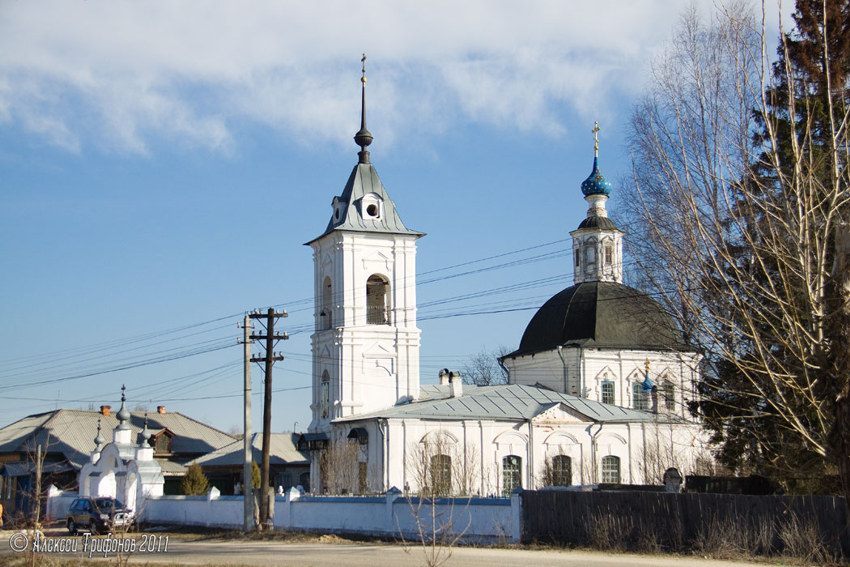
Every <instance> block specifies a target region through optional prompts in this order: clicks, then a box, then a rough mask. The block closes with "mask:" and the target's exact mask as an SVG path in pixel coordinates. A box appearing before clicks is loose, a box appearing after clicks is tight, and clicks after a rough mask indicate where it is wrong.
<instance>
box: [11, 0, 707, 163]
mask: <svg viewBox="0 0 850 567" xmlns="http://www.w3.org/2000/svg"><path fill="white" fill-rule="evenodd" d="M703 1H704V2H706V3H708V4H711V0H703ZM682 7H683V5H682V3H681V2H680V1H679V0H632V1H629V2H624V1H622V0H597V1H596V2H594V3H591V4H587V3H582V4H580V5H579V4H577V3H575V2H565V1H562V0H553V1H539V2H523V3H520V2H516V1H515V0H514V1H507V0H500V1H488V0H465V1H464V2H449V1H446V0H432V1H430V2H427V3H426V2H385V3H378V2H375V1H374V0H358V1H346V0H334V1H328V2H276V1H257V0H255V1H252V2H250V3H239V4H237V3H235V2H224V1H222V2H205V1H200V0H193V1H171V2H157V3H153V2H110V1H105V0H100V1H98V0H89V1H87V2H74V1H71V2H68V1H66V0H54V1H31V2H15V3H5V4H4V5H3V8H2V14H0V15H2V18H0V85H3V88H2V89H0V120H2V121H5V122H6V123H7V124H8V123H9V122H12V121H17V122H18V123H19V124H20V125H21V126H22V127H23V128H25V129H26V130H28V131H30V132H32V133H33V134H36V135H39V136H43V137H44V139H46V140H47V141H48V142H50V143H53V144H56V145H58V146H60V147H64V148H67V149H69V150H75V149H79V148H80V145H81V144H82V147H83V149H85V147H86V146H90V145H99V144H100V145H103V146H106V147H110V148H115V149H118V150H119V151H127V152H136V153H141V154H145V153H148V152H150V151H151V149H150V146H151V144H152V142H153V141H154V140H156V139H159V138H165V139H174V140H178V141H180V142H181V143H186V144H190V145H193V146H200V147H204V148H209V149H211V150H213V151H224V152H227V151H230V150H231V149H232V146H233V139H232V135H231V133H230V131H229V130H228V122H229V121H231V120H240V119H248V120H251V121H255V122H257V123H261V124H267V125H269V126H271V127H273V128H276V129H279V130H281V131H283V132H286V133H291V134H293V135H295V136H297V137H300V138H301V139H303V140H305V141H308V142H309V141H324V140H340V141H342V140H346V142H345V143H351V142H350V135H349V134H350V133H349V132H347V131H346V132H340V130H341V128H340V125H345V126H346V127H348V129H349V130H350V129H351V125H352V123H353V122H355V121H356V113H357V110H358V107H359V97H358V96H357V92H358V89H359V83H358V82H357V79H358V75H359V73H358V61H357V59H358V58H359V54H360V52H361V51H364V50H365V51H367V52H368V53H369V56H370V60H369V72H370V82H369V86H370V90H369V96H370V100H369V102H370V104H369V107H370V108H371V109H373V110H372V112H371V113H370V128H372V129H373V131H376V129H375V128H374V127H373V126H374V125H376V124H380V125H381V128H382V129H381V131H380V137H381V140H382V143H391V141H392V140H393V139H394V138H395V137H396V136H398V135H400V134H402V133H405V132H410V131H411V130H432V131H440V130H441V129H445V128H447V127H449V121H455V122H456V123H460V124H462V123H464V122H474V123H488V124H492V125H495V126H497V127H505V128H511V129H519V130H523V131H531V130H535V131H540V132H545V133H547V134H549V135H559V134H560V133H562V132H563V131H564V123H563V118H561V117H562V116H563V113H565V112H567V113H569V112H580V113H586V112H594V113H598V114H603V113H605V112H606V107H608V106H609V105H611V104H612V102H613V101H614V100H615V99H617V98H618V97H619V96H621V95H622V94H623V93H625V94H627V95H628V94H631V93H632V92H633V91H634V90H635V89H637V88H640V87H641V86H642V73H643V71H644V70H645V69H647V68H648V65H649V58H650V56H651V54H652V53H653V51H654V50H655V49H656V48H657V46H658V45H659V44H661V43H662V42H663V41H664V39H665V38H666V36H667V35H668V33H669V30H670V27H671V26H672V25H674V23H675V22H676V20H677V18H678V13H679V12H680V10H681V9H682ZM33 93H39V94H38V96H33ZM40 93H50V94H49V96H44V95H42V94H40ZM378 109H380V114H379V113H378ZM352 115H354V116H352ZM36 117H38V118H36ZM0 125H2V122H0Z"/></svg>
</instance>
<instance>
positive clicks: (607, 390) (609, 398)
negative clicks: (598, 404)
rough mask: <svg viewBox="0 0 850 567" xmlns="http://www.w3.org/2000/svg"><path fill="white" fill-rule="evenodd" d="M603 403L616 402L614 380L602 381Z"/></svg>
mask: <svg viewBox="0 0 850 567" xmlns="http://www.w3.org/2000/svg"><path fill="white" fill-rule="evenodd" d="M602 403H603V404H613V403H614V382H612V381H610V380H605V381H603V382H602Z"/></svg>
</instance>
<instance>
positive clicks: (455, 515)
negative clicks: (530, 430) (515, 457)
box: [47, 487, 521, 543]
mask: <svg viewBox="0 0 850 567" xmlns="http://www.w3.org/2000/svg"><path fill="white" fill-rule="evenodd" d="M76 496H77V493H76V492H62V491H60V490H57V489H55V488H54V487H51V489H50V490H49V491H48V499H47V516H48V518H49V519H51V520H63V519H64V518H65V516H66V515H67V511H68V507H69V506H70V504H71V501H72V500H73V499H74V498H75V497H76ZM432 504H433V506H434V508H433V511H432V508H431V506H432ZM243 513H244V512H243V506H242V496H221V495H220V494H219V491H218V490H217V489H216V488H212V489H210V492H209V493H208V494H207V495H205V496H160V497H156V498H148V499H147V500H146V501H145V504H144V507H143V508H142V510H141V511H140V512H139V519H140V521H143V522H145V523H148V524H156V523H162V524H172V525H184V526H202V527H215V528H232V529H241V528H242V525H243ZM432 513H433V518H432ZM433 519H435V520H436V525H437V526H438V530H440V531H447V532H449V533H448V534H446V535H445V537H448V538H452V537H457V536H460V538H461V540H462V541H465V542H481V543H494V542H509V541H511V542H518V541H519V538H520V522H521V497H520V495H519V494H513V495H512V496H511V497H510V498H477V497H473V498H434V499H425V498H423V499H422V500H421V501H420V499H419V498H418V497H411V498H407V497H405V496H404V495H403V494H402V493H401V492H400V491H398V490H396V489H390V491H389V492H387V493H386V495H383V496H308V495H304V494H302V493H301V491H300V490H298V489H297V488H291V489H289V490H288V491H287V492H286V493H284V494H278V495H277V496H276V497H275V503H274V526H275V528H277V529H283V530H300V531H311V532H322V533H357V534H363V535H372V536H383V537H392V538H398V539H405V540H409V541H419V540H420V539H421V538H422V537H426V538H429V539H430V538H432V537H434V534H433V531H434V530H433V529H432V525H433V524H432V520H433ZM420 528H421V531H420ZM439 535H440V534H438V537H439Z"/></svg>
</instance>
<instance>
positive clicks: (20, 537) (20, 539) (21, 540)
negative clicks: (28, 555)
mask: <svg viewBox="0 0 850 567" xmlns="http://www.w3.org/2000/svg"><path fill="white" fill-rule="evenodd" d="M29 545H30V540H29V538H28V537H27V534H25V533H22V532H16V533H13V534H12V536H11V537H10V538H9V547H10V548H11V550H12V551H14V552H15V553H20V552H22V551H26V549H27V548H28V547H29Z"/></svg>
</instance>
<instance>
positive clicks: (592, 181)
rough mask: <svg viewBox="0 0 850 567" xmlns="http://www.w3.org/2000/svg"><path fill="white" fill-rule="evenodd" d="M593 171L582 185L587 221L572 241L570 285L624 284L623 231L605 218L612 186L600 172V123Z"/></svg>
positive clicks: (585, 220) (595, 142)
mask: <svg viewBox="0 0 850 567" xmlns="http://www.w3.org/2000/svg"><path fill="white" fill-rule="evenodd" d="M592 131H593V141H594V143H593V170H592V171H591V172H590V175H589V176H588V177H587V179H585V180H584V181H583V182H582V184H581V192H582V194H583V195H584V200H585V201H587V204H588V209H587V218H585V219H584V220H583V221H581V223H580V224H579V225H578V228H577V229H576V230H574V231H572V232H571V233H570V236H572V237H573V270H574V271H573V274H574V275H573V282H574V283H576V284H580V283H583V282H615V283H623V231H622V230H620V229H619V228H617V225H616V224H615V223H614V221H612V220H611V219H610V218H608V211H607V210H606V209H605V203H606V201H608V195H610V194H611V183H610V182H609V181H608V180H606V179H605V177H604V176H603V175H602V172H601V171H599V137H598V134H599V123H598V122H597V123H595V124H594V126H593V130H592Z"/></svg>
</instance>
